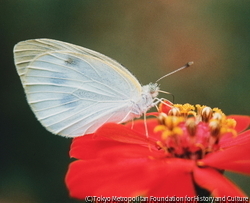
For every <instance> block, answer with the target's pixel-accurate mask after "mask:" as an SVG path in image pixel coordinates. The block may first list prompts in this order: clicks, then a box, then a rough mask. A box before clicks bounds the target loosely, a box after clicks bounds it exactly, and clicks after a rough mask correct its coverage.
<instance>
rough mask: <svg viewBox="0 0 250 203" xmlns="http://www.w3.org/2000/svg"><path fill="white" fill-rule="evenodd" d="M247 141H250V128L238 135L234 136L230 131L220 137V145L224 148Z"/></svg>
mask: <svg viewBox="0 0 250 203" xmlns="http://www.w3.org/2000/svg"><path fill="white" fill-rule="evenodd" d="M247 142H248V143H250V130H247V131H245V132H243V133H241V134H239V135H238V136H237V137H233V136H232V134H231V133H228V134H227V135H225V136H223V137H222V138H221V139H220V147H221V148H223V149H224V148H228V147H233V146H235V145H241V144H244V143H247Z"/></svg>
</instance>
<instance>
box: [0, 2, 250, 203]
mask: <svg viewBox="0 0 250 203" xmlns="http://www.w3.org/2000/svg"><path fill="white" fill-rule="evenodd" d="M0 3H1V7H0V11H1V12H0V39H1V40H0V47H1V55H0V57H1V66H2V69H1V70H2V71H3V72H4V74H2V75H3V77H2V78H1V104H2V108H1V122H0V124H1V128H0V154H1V156H0V161H1V162H0V202H1V203H19V202H25V203H29V202H32V203H61V202H65V203H73V202H78V201H77V200H73V199H71V198H69V197H68V192H67V190H66V187H65V185H64V175H65V173H66V171H67V166H68V163H69V162H70V159H69V158H68V149H69V146H70V142H71V140H70V139H65V138H61V137H59V136H54V135H51V133H49V132H47V131H46V130H45V129H44V128H43V127H42V126H41V125H40V123H39V122H38V121H37V120H36V119H35V117H34V115H33V113H32V112H31V110H30V109H29V106H28V104H27V102H26V100H25V95H24V93H23V89H22V86H21V83H20V80H19V77H18V75H17V73H16V70H15V66H14V62H13V54H12V50H13V46H14V45H15V44H16V43H17V42H19V41H21V40H26V39H31V38H44V37H46V38H52V39H58V40H62V41H66V42H70V43H74V44H78V45H81V46H84V47H87V48H90V49H93V50H96V51H99V52H101V53H104V54H105V55H108V56H110V57H112V58H114V59H116V60H117V61H119V62H120V63H122V64H123V65H124V66H125V67H127V68H128V69H129V70H130V71H131V72H132V73H133V74H134V75H136V77H137V78H138V79H139V81H141V82H142V84H147V83H149V82H154V81H156V80H157V79H158V78H160V77H161V76H162V75H164V74H166V73H168V72H170V71H172V70H175V69H176V68H178V67H180V66H182V65H184V64H185V63H187V62H188V61H194V62H195V64H194V65H193V66H192V67H191V68H189V69H187V70H184V71H182V72H179V73H176V74H175V75H172V76H170V77H168V78H166V79H164V80H162V81H160V83H161V89H163V90H165V91H169V92H171V93H173V94H174V95H175V102H177V103H186V102H189V103H192V104H196V103H200V104H205V105H209V106H211V107H219V108H221V109H223V110H224V112H225V113H227V114H246V115H249V113H250V109H249V106H248V105H249V100H250V99H249V98H250V96H249V89H250V83H249V76H250V48H249V45H250V24H249V22H250V9H249V8H250V1H246V0H245V1H244V0H240V1H235V0H220V1H217V0H211V1H205V0H193V1H185V0H179V1H174V0H136V1H134V0H105V1H102V0H74V1H66V0H43V1H36V0H11V1H9V0H0ZM162 96H163V97H166V96H165V95H162ZM170 99H171V98H170ZM248 153H249V152H248ZM86 167H87V166H86ZM229 176H230V177H231V178H232V179H234V181H236V182H237V183H238V184H239V185H240V186H241V187H242V188H243V190H244V191H245V192H246V193H247V194H248V195H249V194H250V186H249V180H250V179H249V178H246V176H240V177H241V178H239V175H232V174H231V173H230V174H229ZM86 184H87V183H86Z"/></svg>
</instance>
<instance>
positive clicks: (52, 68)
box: [14, 39, 141, 137]
mask: <svg viewBox="0 0 250 203" xmlns="http://www.w3.org/2000/svg"><path fill="white" fill-rule="evenodd" d="M14 53H15V63H16V66H17V71H18V73H19V75H20V77H21V81H22V83H23V86H24V89H25V93H26V95H27V100H28V102H29V104H30V106H31V108H32V110H33V111H34V113H35V115H36V117H37V118H38V120H39V121H40V122H41V123H42V124H43V125H44V126H45V127H46V128H47V129H48V130H50V131H51V132H53V133H55V134H60V135H63V136H68V137H75V136H80V135H84V134H87V133H93V132H94V131H95V130H96V129H97V128H98V127H100V126H101V125H102V124H104V123H106V122H118V123H119V122H124V121H126V120H129V119H131V118H132V117H131V116H132V115H130V114H131V107H132V105H133V104H132V100H133V99H135V100H136V99H138V98H139V97H140V93H141V86H140V84H139V83H138V81H137V80H136V78H135V77H134V76H133V75H132V74H131V73H129V72H128V71H127V70H126V69H125V68H124V67H122V66H121V65H120V64H119V63H117V62H116V61H113V60H112V59H110V58H108V57H106V56H104V55H102V54H99V53H97V52H94V51H92V50H88V49H85V48H82V47H79V46H75V45H71V44H68V43H64V42H60V41H56V40H48V39H39V40H28V41H24V42H20V43H19V44H17V45H16V46H15V50H14ZM131 99H132V100H131Z"/></svg>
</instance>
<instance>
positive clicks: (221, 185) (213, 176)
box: [194, 167, 246, 197]
mask: <svg viewBox="0 0 250 203" xmlns="http://www.w3.org/2000/svg"><path fill="white" fill-rule="evenodd" d="M194 181H195V182H196V183H197V184H198V185H199V186H200V187H202V188H204V189H206V190H208V191H210V192H211V193H212V196H214V197H224V196H226V197H228V196H231V197H233V196H238V197H246V194H244V192H243V191H241V190H240V189H239V188H238V187H237V186H236V185H234V184H233V183H232V182H231V181H229V180H228V179H227V178H225V177H224V176H223V175H222V174H221V173H219V172H218V171H216V170H214V169H212V168H198V167H195V169H194Z"/></svg>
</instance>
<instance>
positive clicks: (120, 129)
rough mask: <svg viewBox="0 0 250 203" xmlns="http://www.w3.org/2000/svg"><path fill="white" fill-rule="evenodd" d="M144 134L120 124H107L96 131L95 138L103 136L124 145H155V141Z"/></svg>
mask: <svg viewBox="0 0 250 203" xmlns="http://www.w3.org/2000/svg"><path fill="white" fill-rule="evenodd" d="M143 132H144V131H143ZM143 132H141V131H140V132H137V131H135V130H131V129H129V128H128V127H125V126H123V125H120V124H116V123H107V124H105V125H103V126H102V127H100V128H99V129H98V130H97V131H96V133H95V136H97V137H98V136H102V137H106V138H108V139H111V140H115V141H118V142H123V143H132V144H141V145H148V144H150V145H155V139H151V138H147V137H146V135H145V134H144V133H143Z"/></svg>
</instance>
